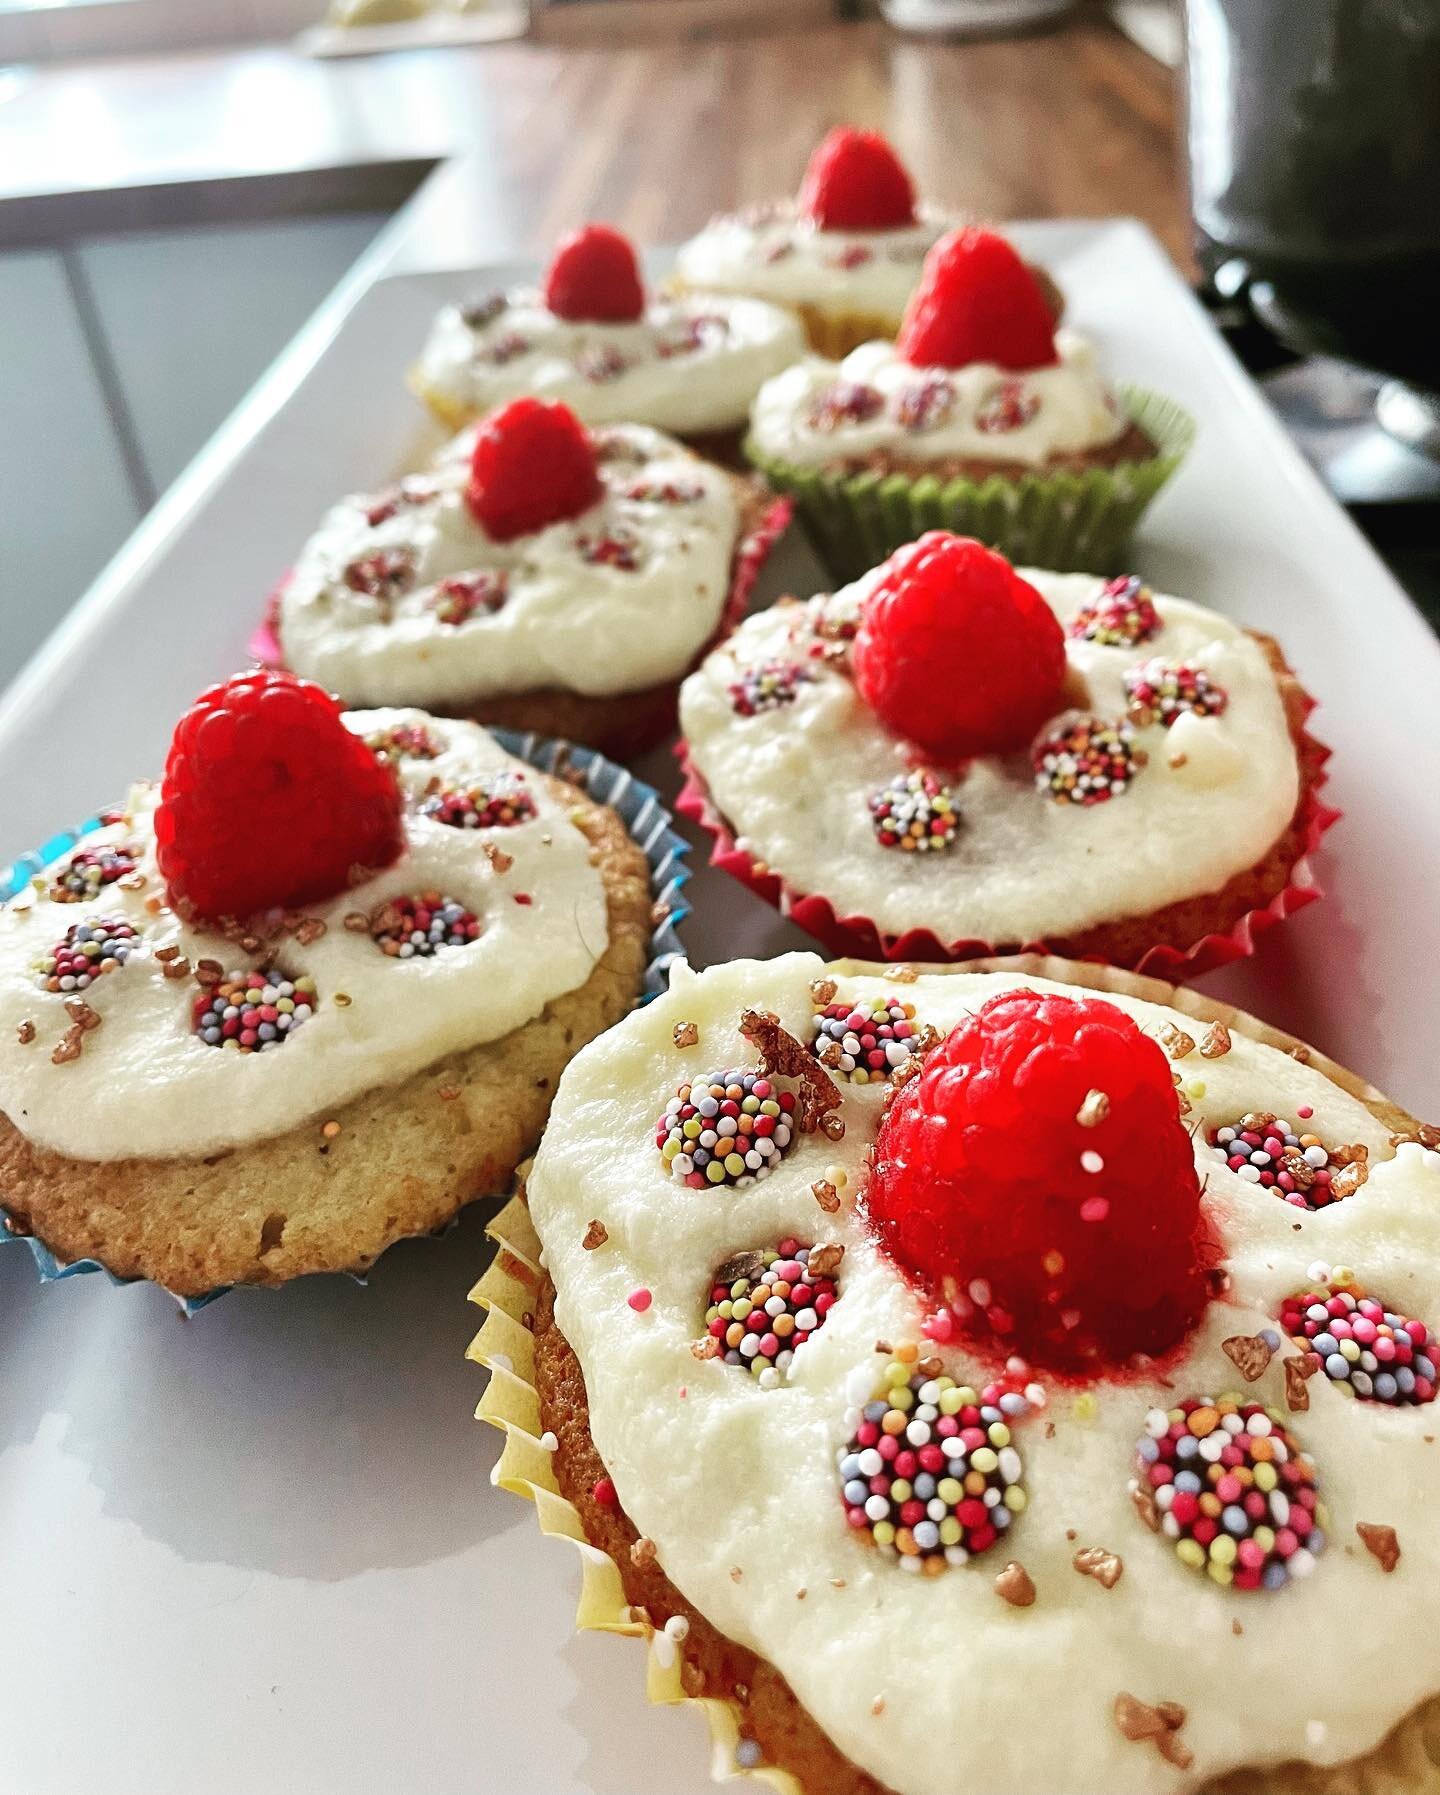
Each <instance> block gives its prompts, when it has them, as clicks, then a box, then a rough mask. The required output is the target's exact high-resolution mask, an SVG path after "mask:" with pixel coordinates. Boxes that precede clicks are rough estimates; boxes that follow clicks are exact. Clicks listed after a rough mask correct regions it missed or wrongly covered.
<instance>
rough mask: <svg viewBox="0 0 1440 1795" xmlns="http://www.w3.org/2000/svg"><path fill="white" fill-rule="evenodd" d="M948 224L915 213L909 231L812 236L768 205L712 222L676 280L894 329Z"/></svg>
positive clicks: (785, 210)
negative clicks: (881, 322) (881, 318)
mask: <svg viewBox="0 0 1440 1795" xmlns="http://www.w3.org/2000/svg"><path fill="white" fill-rule="evenodd" d="M951 222H952V221H951V219H950V218H949V217H948V216H946V215H945V214H943V213H941V212H938V211H934V210H932V209H930V208H928V207H921V209H920V216H919V220H918V222H917V223H915V224H907V225H900V226H898V227H896V228H893V229H887V230H873V231H854V230H843V231H841V230H820V229H817V227H816V226H815V225H814V224H813V223H811V222H810V221H809V220H808V219H806V218H804V217H802V216H801V214H800V212H799V210H798V208H797V207H796V206H795V205H794V204H792V203H791V202H789V201H776V202H774V203H771V204H765V205H760V206H754V207H751V208H750V209H749V210H748V211H746V212H742V213H732V214H729V215H727V216H722V217H719V218H714V219H712V220H711V221H710V223H709V224H708V225H706V227H705V229H704V230H703V231H701V232H700V233H699V235H698V236H695V237H692V238H691V240H690V241H689V242H688V243H687V244H686V245H685V246H684V248H683V249H682V250H681V251H680V259H679V263H678V272H679V274H680V277H681V278H682V279H683V280H684V281H685V282H686V284H687V285H688V286H691V287H694V288H698V289H701V290H702V291H709V292H725V293H754V294H756V295H757V296H759V297H760V298H762V299H768V300H773V301H774V302H775V303H776V304H778V305H814V306H818V307H820V309H821V310H822V311H826V312H830V313H843V312H847V311H849V312H877V313H882V314H884V315H886V316H893V317H894V319H895V322H896V324H897V325H898V324H899V322H900V314H901V313H902V312H903V311H904V309H905V302H906V301H907V300H908V299H909V297H910V295H911V293H912V292H913V291H914V288H915V284H916V282H917V281H918V280H919V278H920V270H921V268H922V267H923V266H924V262H925V256H926V252H927V251H928V250H929V248H930V246H931V244H933V243H934V242H935V241H936V239H937V238H939V237H941V236H943V235H944V233H945V231H946V230H948V229H949V227H950V224H951Z"/></svg>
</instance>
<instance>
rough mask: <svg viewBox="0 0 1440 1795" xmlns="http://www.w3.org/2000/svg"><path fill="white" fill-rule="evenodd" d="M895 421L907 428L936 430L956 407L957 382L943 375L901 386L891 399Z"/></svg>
mask: <svg viewBox="0 0 1440 1795" xmlns="http://www.w3.org/2000/svg"><path fill="white" fill-rule="evenodd" d="M891 403H892V406H893V409H894V413H895V422H896V423H897V424H899V425H901V426H902V428H904V429H906V430H933V429H934V428H935V426H936V425H937V424H943V423H944V422H945V420H946V418H948V417H949V415H950V413H951V412H952V411H953V410H954V409H955V388H954V385H953V384H952V383H951V382H950V381H948V380H946V379H945V378H944V377H943V376H941V375H938V374H936V375H932V376H931V377H930V378H929V379H928V380H917V381H912V382H911V384H910V385H909V386H902V387H901V389H900V391H899V392H898V393H896V395H895V397H894V399H893V400H892V402H891Z"/></svg>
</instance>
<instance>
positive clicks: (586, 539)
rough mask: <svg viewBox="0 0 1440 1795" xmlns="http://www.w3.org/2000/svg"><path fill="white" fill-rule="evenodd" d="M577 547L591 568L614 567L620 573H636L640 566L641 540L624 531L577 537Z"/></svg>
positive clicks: (583, 559) (581, 556) (582, 558)
mask: <svg viewBox="0 0 1440 1795" xmlns="http://www.w3.org/2000/svg"><path fill="white" fill-rule="evenodd" d="M575 547H576V550H577V551H578V553H579V556H580V559H581V560H582V561H584V562H585V563H586V564H587V565H588V566H590V567H614V568H616V569H617V570H618V571H619V572H620V573H634V572H635V570H636V568H637V567H639V565H640V560H641V551H640V539H639V537H638V536H632V535H629V534H628V533H626V532H623V531H616V532H615V533H614V534H612V535H604V536H577V537H576V539H575Z"/></svg>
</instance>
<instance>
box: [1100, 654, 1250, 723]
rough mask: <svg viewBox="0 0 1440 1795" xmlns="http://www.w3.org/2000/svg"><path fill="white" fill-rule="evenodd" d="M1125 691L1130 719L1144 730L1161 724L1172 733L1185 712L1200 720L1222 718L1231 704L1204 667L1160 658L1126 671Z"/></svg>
mask: <svg viewBox="0 0 1440 1795" xmlns="http://www.w3.org/2000/svg"><path fill="white" fill-rule="evenodd" d="M1125 691H1126V693H1127V694H1128V696H1129V699H1130V715H1131V717H1132V718H1133V719H1134V721H1135V722H1136V723H1138V724H1139V725H1141V727H1142V728H1143V727H1144V726H1145V725H1146V724H1149V723H1159V724H1160V725H1161V726H1162V727H1163V728H1165V729H1168V728H1169V727H1170V725H1171V724H1172V723H1173V722H1174V721H1175V719H1176V718H1177V717H1178V716H1179V715H1180V714H1181V713H1182V712H1183V711H1190V712H1192V713H1193V714H1194V715H1195V716H1197V717H1218V716H1219V715H1220V713H1221V712H1222V711H1223V710H1224V709H1225V706H1226V705H1227V704H1228V703H1229V702H1230V699H1229V695H1228V694H1227V693H1226V691H1225V689H1224V687H1223V686H1217V685H1216V683H1215V682H1214V680H1213V679H1211V677H1210V675H1209V674H1208V673H1207V672H1206V671H1205V669H1204V668H1203V667H1192V666H1190V665H1189V663H1188V662H1185V661H1166V660H1162V659H1161V658H1160V656H1158V655H1156V656H1154V657H1153V658H1152V659H1150V660H1148V661H1141V662H1140V663H1139V665H1138V666H1134V667H1127V668H1126V670H1125Z"/></svg>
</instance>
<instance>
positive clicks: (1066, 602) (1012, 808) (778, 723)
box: [681, 568, 1299, 1119]
mask: <svg viewBox="0 0 1440 1795" xmlns="http://www.w3.org/2000/svg"><path fill="white" fill-rule="evenodd" d="M1020 571H1021V572H1022V574H1023V575H1024V578H1025V579H1026V580H1027V581H1029V582H1030V583H1031V584H1032V585H1033V586H1035V587H1036V588H1037V589H1038V590H1039V592H1040V594H1041V595H1042V597H1043V598H1044V599H1045V600H1046V602H1047V603H1048V604H1049V605H1050V606H1051V607H1052V608H1053V610H1054V611H1055V613H1056V615H1057V616H1058V617H1059V619H1060V621H1061V623H1062V624H1063V625H1065V626H1067V631H1066V641H1065V655H1066V661H1067V663H1068V675H1067V688H1066V703H1067V704H1070V705H1073V704H1074V703H1075V701H1076V698H1077V697H1080V696H1083V698H1084V708H1083V709H1071V710H1067V711H1061V712H1060V713H1059V714H1058V715H1057V716H1056V717H1055V718H1053V719H1052V720H1051V721H1050V722H1048V723H1046V724H1045V725H1042V728H1041V731H1040V734H1039V736H1038V737H1037V740H1036V743H1035V745H1034V749H1033V751H1032V752H1033V759H1032V755H1031V754H1026V753H1025V752H1024V751H1020V752H1017V753H1015V754H1013V755H1010V754H1007V755H983V756H980V757H978V758H976V759H974V760H971V761H969V762H968V763H966V764H965V765H964V766H962V767H960V768H955V769H943V768H940V767H938V766H933V765H926V766H925V767H923V768H916V767H915V766H914V764H913V752H914V751H913V750H908V749H907V748H906V746H905V744H903V743H901V742H900V741H899V740H898V739H897V737H896V736H895V735H894V734H893V733H892V732H891V731H890V730H889V729H888V728H886V727H885V725H884V724H883V723H882V722H881V721H880V719H879V718H878V717H877V716H876V715H875V713H874V712H873V711H871V710H870V709H869V708H868V707H867V706H866V705H865V704H864V703H863V702H862V701H861V699H860V697H859V695H858V694H857V691H856V688H855V685H854V683H853V682H852V680H851V678H850V676H849V671H848V667H847V661H846V650H847V647H848V637H850V636H853V633H854V627H855V620H856V618H857V617H858V615H859V612H860V607H861V604H862V602H863V600H864V598H865V596H866V594H867V593H868V591H869V589H870V585H871V583H872V582H873V581H874V580H875V578H876V577H877V575H875V574H867V575H866V576H865V577H864V578H863V579H861V580H858V581H856V582H855V583H854V584H853V585H851V586H848V587H845V588H843V589H842V590H841V591H839V592H837V593H835V594H833V595H830V596H820V597H816V598H812V599H808V600H806V601H804V602H803V603H800V604H788V605H786V604H782V605H777V606H775V607H773V608H772V609H771V610H769V611H766V612H764V613H762V614H760V615H758V616H755V617H751V618H748V619H747V620H746V621H745V622H744V623H743V624H742V625H741V626H740V628H739V629H738V630H737V631H736V632H735V633H734V634H733V635H732V636H731V637H730V638H729V639H728V640H727V642H726V643H725V644H724V645H723V646H722V647H721V648H719V649H717V650H716V651H715V652H714V653H712V654H711V655H710V656H709V657H708V658H707V659H706V661H705V663H704V665H703V666H702V667H701V668H700V669H699V671H698V672H696V673H694V674H692V675H691V677H690V678H689V679H688V680H687V681H686V682H685V685H684V688H683V692H682V696H681V723H682V727H683V730H684V733H685V736H686V738H687V740H688V743H689V748H690V756H691V760H692V762H693V764H694V765H695V767H696V769H697V770H698V772H699V773H700V774H701V775H702V777H703V778H704V780H705V782H706V784H707V785H708V786H709V789H710V792H711V795H712V797H713V798H714V801H715V803H716V806H717V807H718V809H719V810H720V811H721V813H722V814H723V815H724V816H725V817H726V818H727V820H728V821H729V822H730V824H731V826H732V827H733V829H734V831H735V833H736V834H737V835H739V836H743V838H744V840H745V842H746V845H747V847H749V849H750V851H751V852H752V853H753V854H754V855H755V857H756V858H757V859H759V860H762V861H763V862H764V863H765V864H766V865H767V866H768V867H770V868H771V870H772V871H774V872H775V873H777V874H778V875H779V876H780V877H781V878H782V879H783V880H784V881H785V882H786V884H787V885H788V886H789V887H790V889H791V890H792V891H795V892H802V893H809V892H814V893H818V894H821V895H823V896H824V897H826V898H828V899H829V901H830V902H831V903H832V904H833V905H834V907H835V910H836V913H837V915H841V916H846V915H859V916H865V917H869V918H871V919H872V920H873V921H874V922H875V923H876V924H877V925H878V926H879V927H880V928H881V929H882V930H883V931H885V932H887V933H890V934H896V935H899V934H903V933H904V932H905V931H906V930H907V929H911V928H928V929H931V930H933V931H934V932H935V933H936V934H937V935H938V936H939V937H940V939H941V940H944V941H957V940H965V939H974V940H981V941H997V942H999V941H1015V940H1020V941H1033V940H1044V939H1047V938H1050V939H1055V938H1059V937H1063V936H1066V935H1069V934H1072V933H1075V932H1076V931H1079V930H1082V929H1085V928H1088V927H1091V926H1093V925H1095V924H1099V923H1105V922H1111V921H1114V920H1116V919H1117V918H1120V917H1125V916H1133V915H1140V914H1144V913H1145V912H1147V911H1149V910H1153V909H1158V908H1160V907H1162V906H1164V905H1166V904H1170V903H1175V902H1179V901H1181V900H1183V899H1185V898H1189V897H1194V896H1196V895H1197V894H1199V893H1201V892H1209V891H1214V890H1216V889H1218V888H1219V887H1220V886H1222V885H1223V884H1224V883H1225V882H1226V880H1227V879H1229V878H1231V877H1232V876H1233V875H1234V874H1235V873H1238V872H1240V871H1242V870H1243V869H1245V868H1246V867H1249V866H1252V865H1253V864H1254V863H1255V862H1256V861H1257V860H1259V859H1260V858H1261V857H1262V856H1263V855H1264V854H1265V852H1266V851H1267V850H1268V849H1269V848H1270V846H1271V845H1272V844H1273V843H1274V841H1275V840H1276V839H1277V838H1278V837H1279V835H1280V834H1281V832H1282V830H1283V829H1284V828H1285V826H1286V824H1287V823H1288V822H1289V820H1290V818H1291V816H1292V815H1293V813H1294V809H1295V805H1296V802H1297V799H1298V795H1299V770H1298V767H1297V764H1296V757H1295V750H1294V746H1293V743H1292V741H1291V738H1290V733H1289V728H1288V725H1287V722H1286V718H1285V712H1284V706H1283V703H1282V701H1281V697H1280V693H1279V690H1278V688H1277V686H1276V683H1275V678H1274V675H1273V673H1272V671H1271V669H1270V666H1269V663H1268V662H1267V660H1266V658H1265V655H1264V652H1263V650H1262V649H1261V647H1260V645H1259V644H1258V643H1257V642H1256V641H1255V640H1254V639H1253V638H1252V637H1250V636H1248V635H1246V634H1245V632H1244V631H1243V630H1242V629H1240V628H1239V627H1238V626H1237V625H1236V624H1234V623H1232V622H1231V621H1230V620H1229V619H1228V618H1225V617H1221V616H1220V615H1218V614H1217V613H1216V612H1213V611H1209V610H1206V609H1204V608H1202V607H1201V606H1199V605H1195V604H1191V603H1189V602H1188V601H1186V600H1184V599H1180V598H1171V597H1166V596H1163V595H1153V594H1142V593H1140V592H1130V591H1128V590H1127V591H1126V592H1123V593H1118V594H1117V592H1116V591H1115V590H1114V588H1115V587H1116V585H1117V584H1118V583H1116V582H1111V583H1109V584H1107V583H1106V582H1104V581H1102V580H1099V579H1097V578H1096V577H1095V576H1094V575H1090V574H1055V573H1046V572H1041V571H1038V570H1035V569H1029V568H1024V569H1021V570H1020ZM1117 598H1118V601H1119V609H1116V608H1115V601H1116V600H1117ZM1130 619H1135V620H1138V627H1132V624H1131V622H1129V621H1127V620H1130ZM1152 619H1153V621H1152ZM1157 657H1158V658H1159V659H1161V660H1163V661H1164V662H1165V663H1166V664H1167V665H1172V666H1183V667H1186V668H1189V669H1192V670H1194V671H1195V672H1196V673H1197V674H1203V675H1204V677H1205V680H1206V685H1207V689H1208V690H1211V691H1212V692H1213V691H1222V690H1223V692H1224V693H1225V703H1224V705H1223V708H1222V709H1219V710H1217V711H1215V712H1213V713H1212V714H1210V715H1203V716H1202V715H1200V714H1198V713H1197V711H1196V710H1195V709H1194V708H1190V709H1184V710H1182V711H1181V712H1180V713H1179V714H1178V715H1175V716H1173V717H1172V718H1170V719H1169V720H1168V726H1167V720H1166V719H1164V718H1162V716H1161V715H1160V714H1159V711H1158V710H1151V711H1149V712H1147V713H1146V715H1147V718H1148V720H1147V721H1144V722H1142V721H1140V720H1138V719H1132V718H1131V717H1130V716H1129V715H1128V714H1127V713H1128V711H1129V706H1130V701H1131V698H1130V692H1129V690H1127V685H1126V675H1127V674H1128V673H1129V672H1130V671H1131V670H1132V669H1133V668H1134V667H1135V666H1136V665H1137V663H1140V662H1144V661H1149V660H1151V659H1154V658H1157ZM917 781H918V785H917ZM931 784H933V785H934V788H935V789H934V790H933V791H932V790H930V789H929V787H930V785H931ZM1037 786H1038V789H1037ZM917 826H918V827H919V829H920V831H921V833H920V835H919V836H917V835H916V834H915V828H916V827H917ZM922 841H928V842H931V843H932V844H938V846H939V848H941V849H943V851H939V852H937V851H934V850H933V847H932V850H931V851H927V852H924V853H920V852H915V851H914V850H913V849H912V850H911V851H909V852H905V851H903V850H904V848H905V846H906V843H907V842H912V843H915V845H916V846H918V845H920V843H921V842H922ZM1227 1119H1228V1118H1227Z"/></svg>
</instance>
